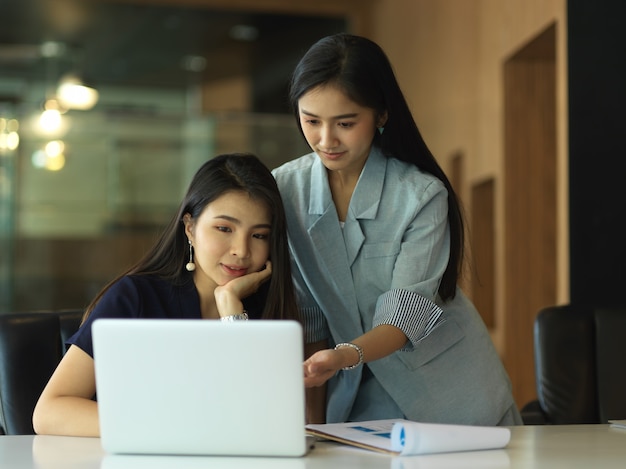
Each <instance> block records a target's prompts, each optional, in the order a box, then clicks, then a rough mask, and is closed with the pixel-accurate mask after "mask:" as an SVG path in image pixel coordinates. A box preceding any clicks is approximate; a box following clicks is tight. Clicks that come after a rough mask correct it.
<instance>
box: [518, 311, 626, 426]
mask: <svg viewBox="0 0 626 469" xmlns="http://www.w3.org/2000/svg"><path fill="white" fill-rule="evenodd" d="M625 335H626V309H621V310H620V309H593V308H589V307H577V306H573V305H563V306H553V307H549V308H545V309H543V310H541V311H540V312H539V314H538V315H537V318H536V319H535V328H534V339H535V343H534V351H535V377H536V381H537V400H536V401H532V402H530V403H528V404H526V405H525V406H524V407H523V408H522V411H521V413H522V418H523V420H524V423H525V424H584V423H606V422H607V421H608V420H610V419H623V418H626V399H625V398H624V396H626V366H624V363H625V362H626V348H625V347H624V345H623V338H624V336H625Z"/></svg>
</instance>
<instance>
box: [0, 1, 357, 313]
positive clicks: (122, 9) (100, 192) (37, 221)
mask: <svg viewBox="0 0 626 469" xmlns="http://www.w3.org/2000/svg"><path fill="white" fill-rule="evenodd" d="M161 3H163V2H161ZM169 3H170V4H158V2H155V3H153V4H150V3H147V2H105V1H79V0H0V18H1V22H2V27H1V28H0V119H1V120H0V126H1V128H0V130H2V143H1V144H0V145H1V146H0V151H1V152H2V156H1V157H0V158H1V162H2V167H1V172H0V184H1V187H2V189H1V193H0V203H1V207H2V209H1V211H0V226H1V230H2V232H3V233H5V236H4V237H3V238H2V243H3V244H2V261H1V264H0V272H1V273H0V279H1V280H2V282H1V285H2V286H1V287H0V288H1V290H0V294H1V295H0V298H1V299H0V311H27V310H37V309H60V308H75V307H82V306H84V305H86V304H87V303H88V302H89V301H90V299H91V298H92V297H93V296H94V295H95V294H96V293H97V291H98V290H99V289H100V288H101V287H102V286H103V284H104V283H106V281H108V280H109V279H110V278H112V277H113V276H114V275H116V274H117V273H118V272H119V271H120V270H121V269H123V268H125V267H127V266H129V265H130V264H131V263H132V262H133V261H135V260H136V259H137V258H138V257H139V256H140V255H141V254H142V253H143V251H144V250H145V247H146V246H147V245H149V244H150V243H151V241H152V240H153V239H154V237H155V235H156V234H157V233H158V232H159V230H160V229H161V228H162V227H163V226H164V225H165V223H166V222H167V221H168V220H169V219H170V217H171V216H172V215H173V214H174V211H175V209H176V207H177V205H178V203H179V201H180V199H181V197H182V195H183V193H184V190H185V189H186V186H187V184H188V182H189V180H190V178H191V176H192V175H193V173H194V172H195V171H196V169H197V168H198V167H199V166H200V165H201V164H202V163H203V162H204V161H205V160H206V159H207V158H210V157H212V156H214V155H217V154H219V153H223V152H230V151H251V152H254V153H256V154H258V155H259V156H260V157H261V158H262V159H263V160H264V161H265V162H266V164H267V165H268V166H269V167H270V168H273V167H275V166H277V165H279V164H280V163H282V162H284V161H286V160H288V159H292V158H294V157H295V156H297V155H300V154H303V153H304V152H305V151H306V146H305V143H304V141H303V139H302V138H301V137H300V135H299V133H298V131H297V130H296V127H295V123H294V120H293V118H292V117H291V114H290V110H289V107H288V103H287V100H286V85H287V81H288V79H289V74H290V72H291V70H292V69H293V66H294V65H295V63H296V61H297V60H298V59H299V57H300V56H301V55H302V53H303V52H304V51H305V50H306V48H307V47H308V46H309V45H310V44H311V43H312V42H314V41H315V40H317V39H318V38H319V37H321V36H323V35H326V34H332V33H335V32H339V31H344V30H345V29H346V20H345V18H344V17H341V16H317V15H315V14H313V13H307V14H296V13H293V14H290V13H271V12H262V11H253V12H247V11H238V10H235V11H233V10H227V9H224V8H223V7H221V8H218V9H212V8H210V6H201V7H194V6H193V5H191V4H189V5H181V6H179V5H178V4H177V2H169ZM180 3H184V2H180ZM223 3H226V2H223ZM7 235H8V236H7Z"/></svg>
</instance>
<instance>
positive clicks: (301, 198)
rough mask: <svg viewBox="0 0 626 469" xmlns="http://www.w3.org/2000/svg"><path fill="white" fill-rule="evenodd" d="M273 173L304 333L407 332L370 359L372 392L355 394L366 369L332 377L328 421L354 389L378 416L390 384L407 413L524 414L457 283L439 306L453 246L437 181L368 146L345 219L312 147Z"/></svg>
mask: <svg viewBox="0 0 626 469" xmlns="http://www.w3.org/2000/svg"><path fill="white" fill-rule="evenodd" d="M273 174H274V177H275V178H276V181H277V183H278V187H279V189H280V191H281V195H282V198H283V202H284V204H285V210H286V214H287V223H288V231H289V247H290V252H291V255H292V267H293V276H294V282H295V286H296V289H297V291H298V301H299V305H300V308H301V312H302V314H303V317H304V319H305V330H306V333H307V340H308V341H310V342H313V341H318V340H322V339H328V340H329V341H330V346H333V345H334V344H337V343H340V342H350V341H351V340H353V339H355V338H356V337H358V336H360V335H362V334H363V333H365V332H367V331H368V330H370V329H372V328H373V327H376V326H377V325H380V324H393V325H395V326H397V327H399V328H401V329H402V330H403V331H404V332H405V333H406V335H407V337H408V338H409V340H408V342H407V344H406V346H405V347H404V348H403V349H402V350H399V351H397V352H395V353H393V354H391V355H390V356H388V357H385V358H383V359H381V360H377V361H374V362H370V363H368V364H367V366H368V367H369V369H370V370H371V372H372V374H373V375H374V377H375V379H376V381H377V382H378V383H379V385H380V386H379V387H378V388H374V389H378V391H375V392H373V393H374V394H377V395H371V396H367V395H363V393H364V392H367V391H364V390H363V389H360V384H361V378H362V375H361V374H362V372H363V368H362V367H360V368H357V369H354V370H349V371H340V372H338V373H337V375H336V376H335V377H334V378H333V379H332V380H331V381H329V384H328V406H327V422H341V421H346V420H348V419H349V418H350V413H351V410H352V406H353V404H354V402H355V401H356V400H357V398H358V399H361V400H362V399H364V398H365V399H366V402H367V403H368V404H367V405H368V406H370V405H371V406H372V411H373V413H372V415H375V416H377V418H384V417H385V416H384V415H383V416H381V415H380V413H376V412H375V407H376V405H377V401H378V399H377V397H379V396H380V395H381V393H384V392H386V393H387V394H388V396H389V397H390V398H391V399H392V400H393V401H394V402H395V404H396V405H397V407H398V408H399V409H400V410H401V412H402V414H403V415H404V417H405V418H408V419H411V420H416V421H423V422H442V423H460V424H474V425H496V424H517V423H521V420H520V418H519V413H518V412H517V409H516V407H515V403H514V401H513V397H512V394H511V386H510V382H509V379H508V376H507V374H506V372H505V370H504V367H503V366H502V362H501V360H500V358H499V356H498V354H497V352H496V350H495V348H494V346H493V343H492V341H491V338H490V336H489V334H488V331H487V329H486V327H485V325H484V323H483V321H482V319H481V318H480V316H479V314H478V313H477V311H476V309H475V308H474V306H473V305H472V304H471V302H470V301H469V300H468V299H467V298H466V297H465V295H464V294H463V292H462V291H461V290H460V289H457V295H456V296H455V298H454V299H453V300H451V301H448V302H446V303H443V302H442V301H441V300H440V298H439V297H438V295H437V290H438V288H439V283H440V279H441V277H442V275H443V272H444V270H445V268H446V265H447V261H448V257H449V244H450V239H449V229H448V220H447V191H446V189H445V187H444V186H443V184H442V183H441V181H439V180H438V179H437V178H435V177H433V176H431V175H428V174H425V173H422V172H420V171H419V170H418V169H417V168H416V167H415V166H413V165H410V164H408V163H404V162H401V161H399V160H397V159H388V158H386V157H384V156H383V155H382V154H381V153H380V152H379V151H378V150H376V149H373V150H372V151H371V153H370V155H369V157H368V160H367V162H366V164H365V167H364V168H363V171H362V173H361V176H360V179H359V181H358V183H357V186H356V188H355V190H354V193H353V195H352V199H351V201H350V206H349V209H348V214H347V217H346V220H345V225H344V226H343V228H342V226H341V224H340V222H339V219H338V216H337V211H336V208H335V205H334V203H333V200H332V196H331V192H330V187H329V184H328V178H327V172H326V169H325V168H324V166H323V165H322V163H321V161H320V159H319V158H318V157H317V155H316V154H315V153H311V154H308V155H305V156H303V157H301V158H298V159H296V160H293V161H291V162H288V163H286V164H284V165H282V166H280V167H279V168H277V169H275V170H274V171H273ZM359 393H361V394H359ZM382 401H383V400H382V399H381V402H382ZM370 402H371V404H370ZM390 417H397V416H396V415H393V416H390Z"/></svg>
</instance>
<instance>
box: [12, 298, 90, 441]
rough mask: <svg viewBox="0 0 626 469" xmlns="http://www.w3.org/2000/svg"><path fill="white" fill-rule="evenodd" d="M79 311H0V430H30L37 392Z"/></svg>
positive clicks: (15, 432)
mask: <svg viewBox="0 0 626 469" xmlns="http://www.w3.org/2000/svg"><path fill="white" fill-rule="evenodd" d="M82 313H83V312H82V311H79V310H67V311H56V312H28V313H11V314H0V434H2V433H4V434H7V435H23V434H33V433H34V430H33V426H32V414H33V410H34V408H35V404H36V403H37V400H38V399H39V395H40V394H41V392H42V391H43V388H44V387H45V385H46V383H47V382H48V379H49V378H50V376H51V375H52V373H53V372H54V370H55V368H56V366H57V365H58V363H59V361H60V360H61V358H62V356H63V354H64V353H65V344H64V343H65V340H66V339H67V338H68V337H69V336H71V335H72V334H73V333H74V332H75V331H76V330H77V329H78V327H79V325H80V321H81V318H82Z"/></svg>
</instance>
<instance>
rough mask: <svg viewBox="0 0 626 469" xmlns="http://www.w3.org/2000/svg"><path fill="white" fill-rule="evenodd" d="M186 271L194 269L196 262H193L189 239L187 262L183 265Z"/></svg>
mask: <svg viewBox="0 0 626 469" xmlns="http://www.w3.org/2000/svg"><path fill="white" fill-rule="evenodd" d="M185 269H187V271H188V272H193V271H194V270H196V264H194V262H193V246H191V241H189V262H187V265H186V266H185Z"/></svg>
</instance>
